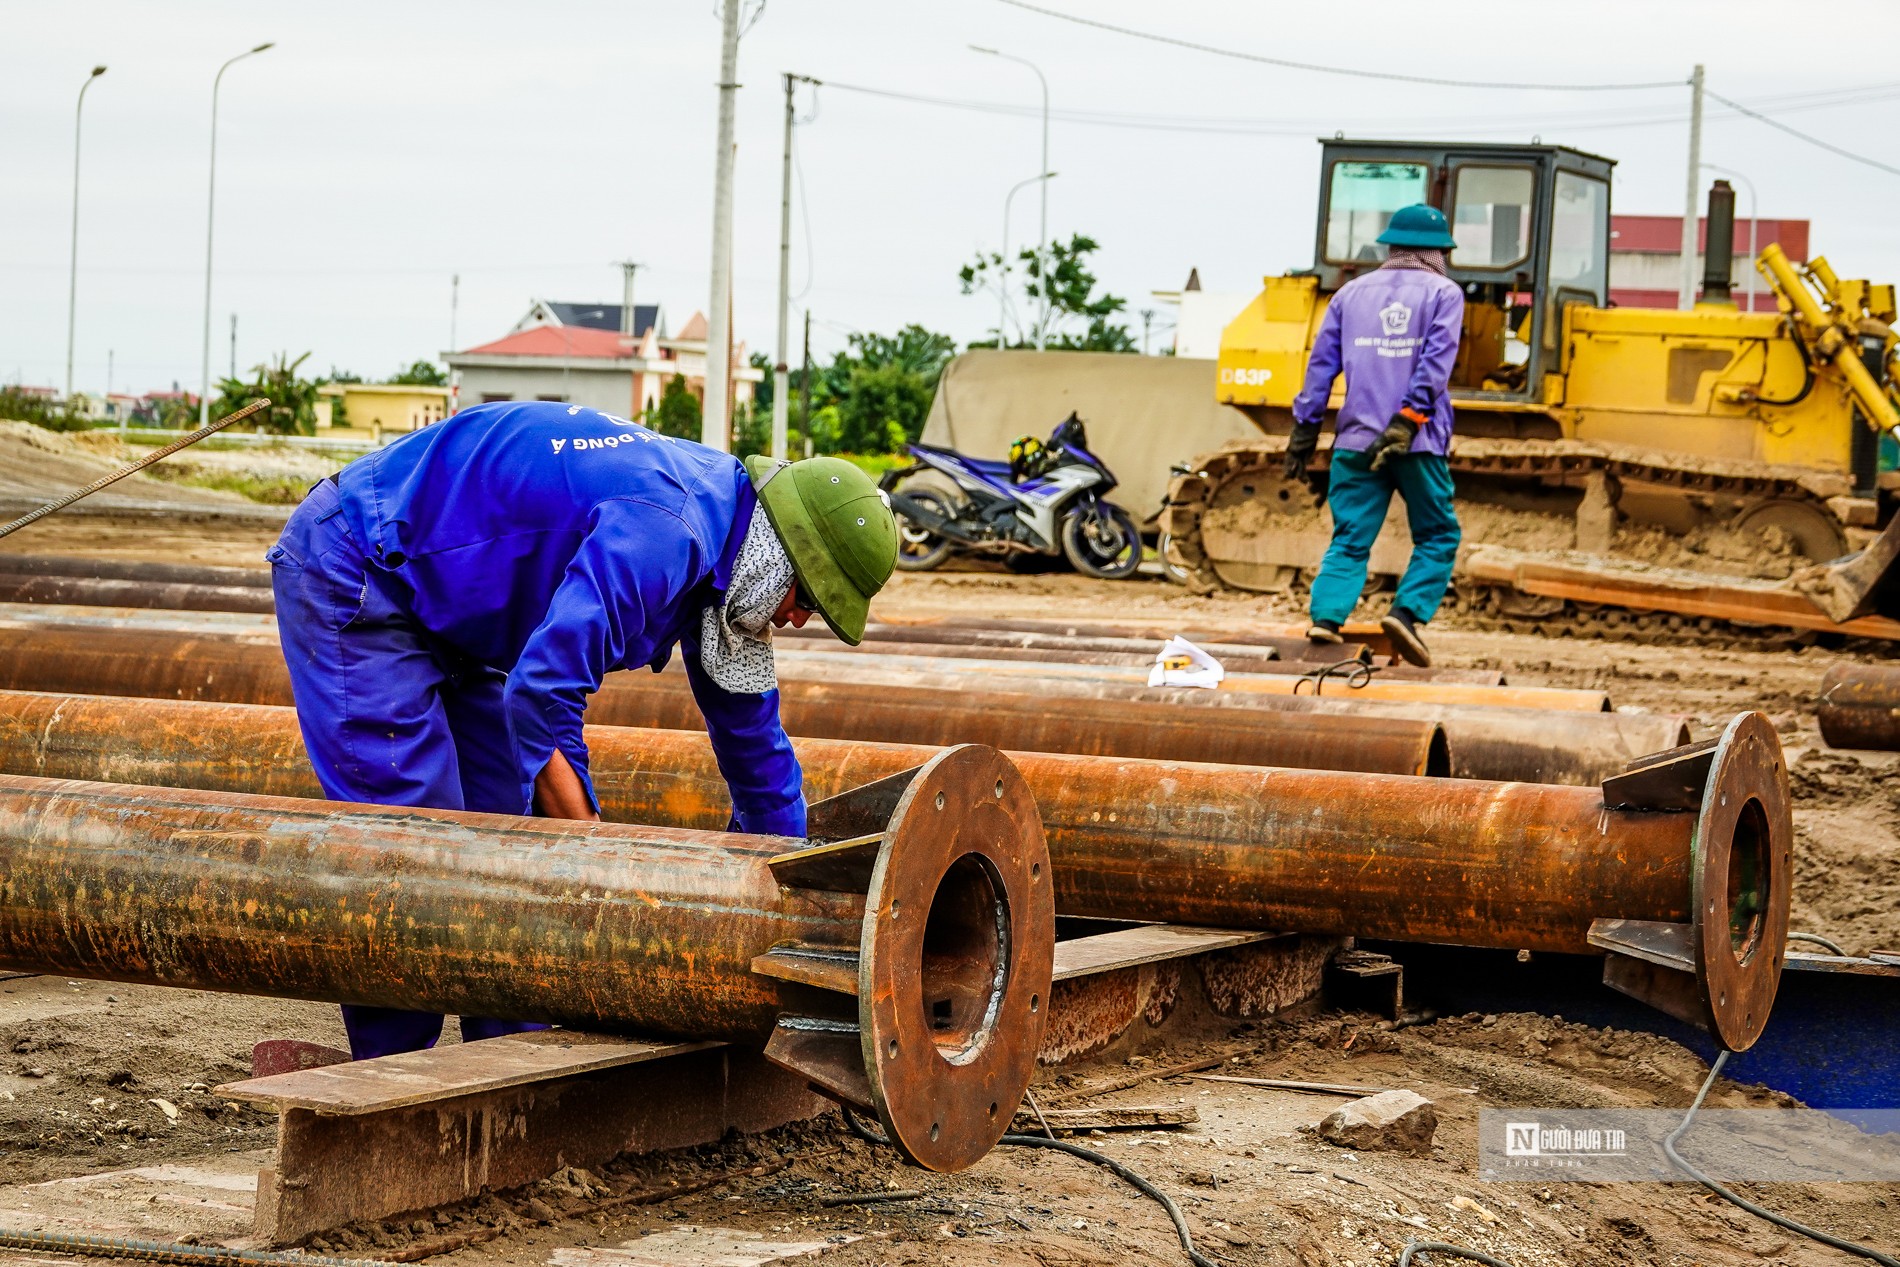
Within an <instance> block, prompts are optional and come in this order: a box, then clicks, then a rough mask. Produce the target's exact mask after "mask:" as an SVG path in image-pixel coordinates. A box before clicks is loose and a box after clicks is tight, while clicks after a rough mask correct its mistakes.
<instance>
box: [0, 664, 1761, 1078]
mask: <svg viewBox="0 0 1900 1267" xmlns="http://www.w3.org/2000/svg"><path fill="white" fill-rule="evenodd" d="M587 742H588V745H589V748H590V750H591V754H592V761H591V768H592V771H593V776H594V782H595V787H596V790H597V791H598V793H599V795H600V798H601V802H602V807H603V810H604V812H605V814H606V815H607V817H609V818H610V819H614V820H618V821H633V822H644V823H663V824H670V825H676V826H680V827H698V828H710V827H715V826H718V825H720V824H723V823H724V822H726V821H727V818H728V816H729V815H730V812H731V810H730V805H729V802H728V799H727V792H726V786H725V781H724V779H723V778H722V776H721V775H720V773H719V769H718V765H717V762H716V761H715V760H714V758H713V754H712V749H711V745H710V744H709V743H708V741H707V740H706V738H705V736H704V735H701V734H694V733H690V732H687V731H668V730H632V729H622V728H618V727H611V726H601V727H589V728H588V732H587ZM795 747H796V748H797V750H798V755H799V760H800V762H801V764H802V766H803V769H804V774H805V786H806V793H807V796H808V797H809V798H810V799H811V800H812V801H813V802H814V803H815V804H814V809H813V819H814V823H815V824H818V823H820V822H821V820H823V819H824V818H825V816H826V810H825V804H824V802H825V801H826V800H827V798H832V797H839V796H848V795H849V794H850V793H851V791H852V789H855V788H860V787H863V786H864V785H867V784H874V783H876V782H877V781H878V780H888V779H890V778H892V777H894V776H898V775H901V774H902V773H903V772H904V771H907V770H910V769H913V768H915V767H917V766H919V765H921V764H923V763H924V762H925V761H926V760H927V759H928V758H929V757H930V756H931V755H932V752H933V750H931V749H925V748H918V747H913V746H907V745H897V744H879V743H864V742H840V741H825V740H815V739H800V740H797V741H796V743H795ZM1704 747H1709V745H1704ZM1008 755H1009V758H1010V760H1011V761H1012V762H1013V763H1014V765H1015V767H1016V768H1017V769H1019V770H1020V771H1021V772H1022V776H1023V779H1024V781H1025V784H1026V786H1027V787H1028V789H1029V792H1030V794H1031V795H1032V796H1033V797H1034V798H1035V801H1036V803H1037V806H1038V808H1039V810H1040V813H1041V819H1042V823H1043V827H1044V830H1045V832H1046V833H1047V838H1048V842H1049V850H1050V857H1051V861H1052V865H1053V867H1054V869H1055V885H1056V905H1057V909H1058V910H1059V911H1060V912H1062V913H1063V914H1070V915H1084V916H1094V917H1098V918H1106V919H1139V920H1161V921H1172V922H1180V923H1191V924H1205V925H1215V926H1229V927H1252V928H1274V929H1284V930H1289V931H1299V932H1312V933H1330V934H1347V935H1358V936H1365V937H1373V938H1381V939H1387V940H1395V941H1437V942H1446V943H1450V944H1455V945H1468V946H1486V947H1500V948H1506V949H1531V950H1548V951H1559V952H1564V953H1592V952H1593V951H1594V950H1595V948H1596V947H1595V946H1594V944H1593V942H1592V940H1591V932H1592V925H1593V924H1594V923H1595V922H1596V921H1598V920H1610V919H1616V920H1636V921H1665V922H1677V923H1680V922H1682V921H1685V920H1691V919H1692V916H1693V915H1694V913H1695V912H1696V911H1697V910H1701V906H1700V904H1699V903H1698V902H1697V900H1696V898H1695V896H1694V895H1695V894H1697V893H1698V892H1700V893H1703V894H1704V895H1705V897H1706V900H1707V901H1708V902H1710V903H1713V904H1714V905H1713V906H1711V907H1709V909H1707V910H1702V911H1701V913H1702V916H1703V918H1702V919H1699V920H1694V922H1695V923H1696V924H1697V926H1698V927H1701V926H1706V927H1708V928H1710V929H1713V930H1715V931H1719V932H1720V933H1721V935H1722V937H1723V938H1726V937H1728V936H1729V930H1730V928H1731V926H1737V927H1740V926H1745V925H1747V924H1748V921H1749V918H1750V916H1749V913H1748V911H1745V910H1743V909H1742V908H1743V907H1745V906H1748V905H1749V903H1751V902H1752V903H1753V906H1752V910H1753V912H1754V915H1753V918H1754V919H1755V921H1756V922H1755V925H1754V933H1753V937H1754V941H1753V949H1752V950H1750V951H1749V952H1748V953H1747V954H1746V955H1745V956H1743V955H1735V956H1732V963H1730V964H1724V963H1720V962H1714V964H1713V970H1714V971H1716V972H1717V973H1718V975H1720V974H1721V973H1726V979H1727V982H1728V987H1729V989H1730V991H1731V994H1730V996H1729V997H1728V998H1723V997H1720V996H1716V997H1712V998H1711V999H1710V1000H1708V1006H1709V1010H1710V1014H1711V1016H1712V1017H1713V1018H1714V1023H1715V1024H1716V1031H1717V1033H1718V1035H1722V1036H1724V1041H1732V1042H1735V1043H1738V1044H1740V1045H1741V1046H1746V1045H1747V1043H1748V1042H1751V1041H1753V1040H1752V1037H1751V1036H1750V1035H1751V1033H1759V1024H1760V1023H1762V1022H1765V1021H1766V1017H1767V1000H1772V997H1773V975H1774V974H1775V973H1778V971H1779V964H1780V946H1781V945H1782V940H1783V938H1784V935H1785V932H1786V924H1787V905H1788V897H1789V883H1788V876H1789V852H1788V851H1789V849H1790V841H1791V837H1792V831H1793V828H1792V821H1791V818H1790V814H1789V802H1788V792H1787V779H1786V774H1785V770H1784V768H1783V767H1782V764H1781V757H1780V747H1779V743H1778V741H1777V740H1776V738H1775V735H1774V731H1773V730H1772V728H1770V727H1769V726H1768V725H1767V723H1766V721H1765V720H1764V719H1762V718H1761V717H1760V716H1759V715H1757V714H1745V715H1743V716H1742V717H1741V718H1738V719H1737V720H1736V721H1735V722H1734V723H1731V725H1730V727H1729V728H1728V732H1727V733H1726V734H1725V736H1724V739H1723V741H1722V744H1721V746H1720V747H1719V748H1717V749H1716V750H1715V752H1714V755H1713V757H1711V758H1710V759H1709V762H1708V768H1707V772H1706V775H1705V776H1698V781H1696V782H1695V784H1694V786H1693V788H1692V789H1691V791H1690V792H1689V794H1688V795H1686V796H1679V797H1678V799H1676V800H1674V801H1670V802H1669V803H1670V804H1671V805H1672V808H1671V809H1665V810H1658V809H1644V808H1632V807H1631V801H1632V799H1633V800H1635V801H1643V802H1645V803H1647V800H1652V799H1655V797H1654V794H1653V793H1643V792H1642V791H1641V789H1638V793H1637V794H1636V795H1634V796H1633V797H1632V796H1631V795H1630V794H1625V793H1621V792H1619V793H1618V794H1617V795H1616V796H1615V797H1610V796H1608V795H1606V791H1605V790H1603V789H1597V788H1565V787H1553V786H1539V785H1532V784H1516V783H1489V782H1477V781H1459V780H1429V779H1413V778H1404V777H1393V776H1379V775H1353V774H1339V773H1330V772H1329V773H1319V772H1312V771H1293V770H1271V769H1260V768H1255V767H1236V766H1221V765H1201V764H1192V763H1183V762H1162V761H1141V760H1131V759H1121V758H1108V757H1078V756H1069V755H1054V754H1044V753H1026V752H1024V753H1012V754H1008ZM0 769H5V770H7V771H9V772H20V773H33V774H44V775H51V776H57V777H81V776H95V775H96V776H98V777H104V778H111V779H124V780H129V781H137V782H151V781H161V780H162V781H169V782H174V783H182V784H185V785H188V786H193V787H207V788H214V789H233V790H258V791H269V792H272V793H277V794H308V793H310V792H311V791H313V790H314V789H315V782H314V776H313V775H312V774H311V773H310V771H309V766H308V762H307V759H306V758H305V757H304V754H303V748H302V741H301V738H300V737H299V734H298V731H297V727H296V719H295V716H294V714H293V712H292V711H291V710H289V709H281V708H258V707H252V706H237V705H204V704H181V703H174V702H167V701H156V700H144V699H140V700H120V699H103V698H90V699H89V698H84V697H73V698H57V697H51V696H35V695H11V696H0ZM1613 786H1614V783H1613ZM1677 791H1680V789H1677ZM1665 799H1666V798H1665ZM816 829H817V827H816V826H815V827H814V830H816ZM1719 940H1720V939H1718V941H1719ZM1742 940H1743V941H1747V938H1746V937H1744V938H1742ZM1713 958H1714V957H1713V956H1711V959H1712V961H1713ZM1764 990H1765V991H1766V994H1765V996H1764V994H1763V991H1764ZM1731 1002H1732V1003H1733V1004H1734V1006H1733V1007H1731V1006H1730V1003H1731Z"/></svg>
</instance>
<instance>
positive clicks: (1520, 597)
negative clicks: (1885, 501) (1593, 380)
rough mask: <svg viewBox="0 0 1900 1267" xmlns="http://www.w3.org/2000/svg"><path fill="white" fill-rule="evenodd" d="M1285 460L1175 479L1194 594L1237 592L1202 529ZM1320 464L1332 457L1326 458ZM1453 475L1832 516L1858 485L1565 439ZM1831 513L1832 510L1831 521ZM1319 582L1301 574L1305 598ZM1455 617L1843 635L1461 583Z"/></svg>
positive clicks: (1672, 636) (1466, 447)
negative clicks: (1600, 486)
mask: <svg viewBox="0 0 1900 1267" xmlns="http://www.w3.org/2000/svg"><path fill="white" fill-rule="evenodd" d="M1285 451H1286V440H1285V439H1284V438H1283V437H1279V436H1270V437H1267V438H1266V439H1265V440H1264V441H1258V442H1249V443H1245V444H1235V445H1230V446H1228V447H1226V448H1224V449H1220V450H1217V451H1215V452H1214V453H1211V454H1208V455H1206V456H1205V457H1203V458H1201V459H1200V460H1199V461H1197V462H1196V463H1194V465H1193V469H1192V470H1191V471H1189V472H1187V473H1185V474H1179V475H1176V476H1175V478H1174V479H1173V481H1171V483H1170V484H1169V487H1168V498H1167V505H1166V507H1165V509H1164V511H1163V514H1162V516H1161V528H1162V532H1163V537H1164V550H1163V554H1164V562H1165V563H1166V565H1167V568H1168V571H1169V573H1170V575H1171V576H1172V577H1173V578H1174V579H1175V580H1177V581H1179V582H1181V583H1182V584H1184V585H1186V586H1187V587H1188V588H1189V589H1190V590H1193V591H1194V592H1196V593H1201V594H1207V593H1213V592H1216V591H1218V590H1222V589H1227V588H1230V587H1229V586H1228V585H1227V584H1226V583H1225V582H1224V581H1223V580H1222V579H1221V577H1220V576H1219V575H1218V574H1217V573H1216V572H1215V570H1214V564H1213V560H1211V559H1210V558H1209V557H1208V553H1207V550H1206V549H1205V547H1204V545H1203V542H1202V536H1201V527H1202V519H1203V517H1204V515H1205V514H1206V512H1207V510H1208V509H1209V508H1210V507H1211V506H1213V505H1214V504H1215V503H1216V501H1217V499H1218V497H1219V494H1220V493H1221V491H1222V490H1223V489H1224V488H1226V487H1227V486H1229V485H1231V484H1233V483H1235V482H1237V481H1240V480H1244V479H1247V478H1249V477H1252V476H1255V475H1259V476H1262V477H1277V472H1276V471H1275V470H1274V467H1275V466H1276V465H1277V464H1278V463H1279V461H1280V460H1281V458H1282V456H1283V455H1284V453H1285ZM1321 456H1322V457H1324V456H1325V455H1324V454H1322V455H1321ZM1450 465H1451V470H1452V473H1453V475H1454V476H1486V477H1502V478H1506V479H1511V480H1516V481H1521V482H1523V483H1525V484H1536V485H1540V486H1543V487H1568V488H1579V487H1583V486H1584V485H1586V484H1587V482H1588V481H1590V480H1591V479H1592V478H1593V477H1596V476H1599V475H1601V476H1607V477H1609V478H1610V479H1612V480H1615V481H1618V482H1620V483H1622V484H1624V485H1626V486H1627V485H1632V484H1633V485H1640V486H1645V487H1648V488H1652V489H1667V490H1673V491H1675V492H1679V493H1680V494H1682V495H1683V496H1685V497H1707V498H1710V499H1724V500H1734V501H1738V502H1748V501H1763V500H1771V499H1780V500H1789V501H1800V502H1806V503H1809V504H1811V505H1814V506H1816V507H1817V508H1819V509H1822V510H1826V509H1827V501H1828V499H1829V498H1831V497H1836V496H1842V495H1845V494H1846V493H1848V492H1849V491H1850V485H1849V481H1848V480H1846V479H1845V478H1843V477H1840V476H1836V475H1832V474H1828V473H1825V472H1814V471H1807V470H1800V469H1792V468H1773V467H1763V466H1761V465H1760V464H1757V463H1749V462H1730V461H1722V460H1717V459H1707V458H1692V459H1686V460H1681V461H1671V460H1669V459H1667V458H1661V457H1658V456H1657V455H1653V454H1642V453H1637V452H1631V451H1623V450H1619V449H1616V448H1612V447H1608V446H1599V445H1593V444H1590V443H1587V442H1582V441H1566V440H1498V439H1481V438H1469V439H1467V438H1464V437H1460V438H1459V439H1457V440H1454V442H1453V446H1452V452H1451V456H1450ZM1829 513H1830V514H1831V512H1829ZM1309 576H1310V569H1302V570H1301V574H1300V576H1299V579H1298V584H1299V586H1300V587H1301V588H1303V587H1304V583H1305V581H1306V580H1307V579H1308V577H1309ZM1448 613H1449V614H1453V615H1454V616H1455V618H1456V620H1457V623H1458V624H1460V625H1461V626H1464V627H1467V628H1486V629H1496V630H1501V631H1506V632H1516V633H1535V634H1541V635H1544V636H1554V637H1564V636H1571V637H1591V638H1606V639H1624V640H1629V641H1637V642H1657V643H1673V644H1681V643H1690V644H1706V645H1716V646H1729V647H1736V646H1746V647H1760V648H1762V649H1777V648H1788V647H1799V646H1806V645H1809V644H1812V643H1815V642H1816V641H1819V640H1829V641H1834V642H1839V641H1841V639H1840V637H1839V636H1838V635H1832V634H1826V633H1820V632H1816V631H1814V630H1803V629H1790V628H1786V627H1783V626H1780V625H1779V624H1778V623H1777V622H1776V621H1775V619H1774V618H1773V617H1772V616H1768V615H1766V614H1765V619H1764V620H1763V622H1762V623H1761V624H1759V625H1757V624H1753V623H1747V624H1744V623H1741V622H1738V621H1732V620H1723V619H1719V618H1715V617H1706V616H1685V615H1680V614H1676V613H1672V612H1666V611H1644V610H1637V609H1634V608H1629V607H1622V606H1616V605H1611V604H1595V603H1582V602H1576V601H1571V600H1567V599H1556V598H1550V597H1545V596H1532V595H1527V594H1523V593H1521V592H1520V591H1518V590H1517V589H1515V588H1513V587H1512V586H1510V585H1507V584H1499V583H1497V582H1491V581H1483V580H1478V579H1476V578H1473V577H1469V576H1463V575H1460V576H1459V577H1458V578H1457V579H1456V580H1455V581H1454V583H1453V592H1452V596H1451V598H1450V600H1449V602H1448ZM1848 641H1849V642H1850V643H1852V644H1854V645H1863V644H1864V645H1865V646H1866V647H1868V648H1869V649H1878V651H1877V653H1878V654H1893V653H1894V651H1895V650H1896V648H1895V647H1894V644H1892V643H1889V642H1886V641H1882V640H1870V639H1851V640H1848Z"/></svg>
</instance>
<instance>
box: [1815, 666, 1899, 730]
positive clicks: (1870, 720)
mask: <svg viewBox="0 0 1900 1267" xmlns="http://www.w3.org/2000/svg"><path fill="white" fill-rule="evenodd" d="M1814 716H1815V720H1817V721H1819V722H1820V723H1821V738H1822V740H1823V741H1825V742H1826V744H1827V746H1828V747H1830V748H1863V749H1870V750H1873V751H1877V752H1900V669H1892V668H1887V667H1885V666H1883V665H1877V664H1837V665H1835V666H1833V667H1832V668H1830V669H1829V670H1828V671H1827V673H1826V675H1825V676H1823V677H1822V678H1821V696H1820V698H1819V699H1818V700H1816V701H1815V705H1814Z"/></svg>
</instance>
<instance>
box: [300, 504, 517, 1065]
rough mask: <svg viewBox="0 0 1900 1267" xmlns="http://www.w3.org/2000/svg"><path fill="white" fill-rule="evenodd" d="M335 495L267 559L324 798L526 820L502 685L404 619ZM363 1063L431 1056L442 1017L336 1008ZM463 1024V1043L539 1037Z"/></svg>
mask: <svg viewBox="0 0 1900 1267" xmlns="http://www.w3.org/2000/svg"><path fill="white" fill-rule="evenodd" d="M339 509H340V507H339V501H338V496H337V489H336V485H335V484H333V483H330V482H328V481H325V482H324V483H322V484H319V485H317V487H316V488H315V489H313V490H312V491H311V493H310V495H309V496H308V497H306V498H305V499H304V502H303V504H302V505H301V506H299V507H298V508H297V510H296V512H295V513H293V514H292V515H291V517H290V522H289V523H288V524H287V525H286V526H285V528H284V534H283V536H282V537H281V538H280V539H279V540H278V543H277V545H276V546H274V547H273V548H272V549H271V551H270V553H269V555H268V556H267V557H268V558H269V559H270V562H271V589H272V591H273V592H274V593H275V594H276V596H277V628H278V632H279V636H280V637H281V639H282V641H283V649H284V661H285V663H286V664H288V665H289V667H290V685H291V690H292V692H293V693H294V694H295V696H296V700H297V724H298V725H299V727H301V728H302V730H303V738H304V746H305V748H306V749H307V750H308V751H309V753H310V764H311V765H312V766H313V767H315V769H316V773H317V781H318V782H319V783H321V784H322V785H323V791H324V794H325V795H326V796H328V797H329V798H330V799H331V800H333V801H359V802H364V803H367V804H371V805H413V806H417V807H421V808H428V809H458V810H459V809H465V810H477V811H484V812H488V813H497V814H524V813H526V812H528V810H529V808H530V807H529V806H526V805H523V804H522V803H521V779H520V776H519V774H518V773H517V772H516V769H515V753H514V743H513V739H512V737H511V736H510V733H509V727H508V716H507V713H506V711H505V710H504V709H503V707H502V684H503V682H504V680H505V679H504V678H503V676H502V675H501V674H499V673H496V672H494V671H493V670H488V669H483V668H481V667H479V666H472V665H457V664H455V663H454V662H453V660H452V657H448V656H445V655H444V654H443V652H442V650H441V649H440V648H437V647H433V646H431V644H430V640H429V639H428V638H427V636H426V635H425V634H424V632H423V631H422V630H421V629H420V628H418V627H417V625H416V623H415V621H414V620H413V619H412V618H411V617H409V616H408V614H407V613H406V612H405V611H404V610H403V609H402V607H401V605H400V603H399V602H398V601H397V599H396V597H395V596H394V595H393V594H392V587H393V585H394V582H393V581H392V580H390V579H389V578H387V577H384V576H382V575H380V574H379V573H378V572H377V570H376V569H374V568H371V567H369V566H367V565H366V563H365V561H364V558H363V554H362V551H361V550H359V549H358V548H357V543H356V541H355V539H354V538H353V537H352V536H351V535H350V531H349V529H348V528H347V527H346V526H345V525H344V522H343V518H342V516H341V515H340V514H339V513H338V511H339ZM343 1027H344V1029H345V1030H346V1031H347V1032H348V1033H349V1036H350V1054H351V1055H352V1056H354V1057H355V1058H356V1059H358V1060H367V1059H369V1058H370V1057H372V1056H387V1055H390V1054H392V1053H394V1052H403V1051H420V1050H421V1049H423V1048H425V1047H432V1046H434V1045H435V1041H436V1039H437V1038H439V1037H440V1036H441V1034H442V1018H441V1017H440V1016H437V1015H435V1014H433V1013H429V1012H408V1011H403V1010H400V1009H396V1008H385V1007H357V1006H351V1005H348V1004H346V1005H345V1006H344V1008H343ZM546 1028H547V1026H545V1025H541V1024H537V1023H535V1022H531V1021H493V1020H483V1019H480V1018H476V1017H463V1018H462V1037H463V1038H464V1039H465V1040H468V1039H477V1038H493V1037H495V1036H497V1035H500V1034H518V1033H521V1032H523V1031H525V1030H533V1029H546Z"/></svg>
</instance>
